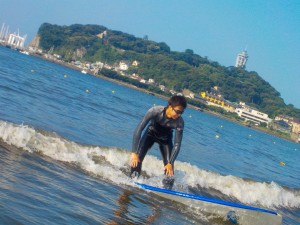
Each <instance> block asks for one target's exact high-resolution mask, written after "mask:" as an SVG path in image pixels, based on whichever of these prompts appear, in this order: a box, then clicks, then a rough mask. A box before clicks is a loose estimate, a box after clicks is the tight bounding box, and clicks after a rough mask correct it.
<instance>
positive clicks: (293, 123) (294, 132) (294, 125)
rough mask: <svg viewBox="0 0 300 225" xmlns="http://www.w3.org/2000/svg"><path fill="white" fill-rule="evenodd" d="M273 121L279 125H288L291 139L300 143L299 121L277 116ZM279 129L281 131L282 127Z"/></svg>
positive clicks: (285, 116)
mask: <svg viewBox="0 0 300 225" xmlns="http://www.w3.org/2000/svg"><path fill="white" fill-rule="evenodd" d="M275 121H276V122H277V123H281V124H282V123H283V122H285V123H286V124H288V125H289V127H290V132H291V138H292V139H293V140H295V141H298V142H300V120H298V119H295V118H293V117H290V116H287V115H277V116H276V117H275ZM279 129H280V130H281V129H282V127H280V128H279Z"/></svg>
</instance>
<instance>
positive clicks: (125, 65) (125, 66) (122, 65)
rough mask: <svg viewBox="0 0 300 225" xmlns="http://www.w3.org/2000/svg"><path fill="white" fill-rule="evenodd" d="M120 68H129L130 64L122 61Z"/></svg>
mask: <svg viewBox="0 0 300 225" xmlns="http://www.w3.org/2000/svg"><path fill="white" fill-rule="evenodd" d="M119 69H120V70H128V64H126V63H125V62H120V64H119Z"/></svg>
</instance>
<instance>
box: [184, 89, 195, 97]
mask: <svg viewBox="0 0 300 225" xmlns="http://www.w3.org/2000/svg"><path fill="white" fill-rule="evenodd" d="M182 94H183V96H184V97H186V98H191V99H193V98H195V93H193V92H192V91H190V90H189V89H183V90H182Z"/></svg>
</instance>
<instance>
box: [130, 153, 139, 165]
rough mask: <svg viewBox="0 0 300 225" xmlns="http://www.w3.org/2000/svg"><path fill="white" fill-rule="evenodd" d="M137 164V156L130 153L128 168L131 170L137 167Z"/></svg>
mask: <svg viewBox="0 0 300 225" xmlns="http://www.w3.org/2000/svg"><path fill="white" fill-rule="evenodd" d="M139 162H140V159H139V155H138V154H136V153H131V156H130V166H131V167H132V168H135V167H137V165H138V163H139Z"/></svg>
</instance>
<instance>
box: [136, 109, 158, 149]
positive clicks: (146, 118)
mask: <svg viewBox="0 0 300 225" xmlns="http://www.w3.org/2000/svg"><path fill="white" fill-rule="evenodd" d="M155 115H156V113H155V110H154V108H151V109H149V110H148V112H147V113H146V115H145V116H144V118H143V119H142V120H141V121H140V123H139V124H138V125H137V127H136V128H135V131H134V134H133V140H132V152H135V153H138V145H139V142H140V139H141V135H142V132H143V130H144V128H145V127H146V125H147V124H148V123H149V121H150V120H151V119H152V118H154V117H155Z"/></svg>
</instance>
